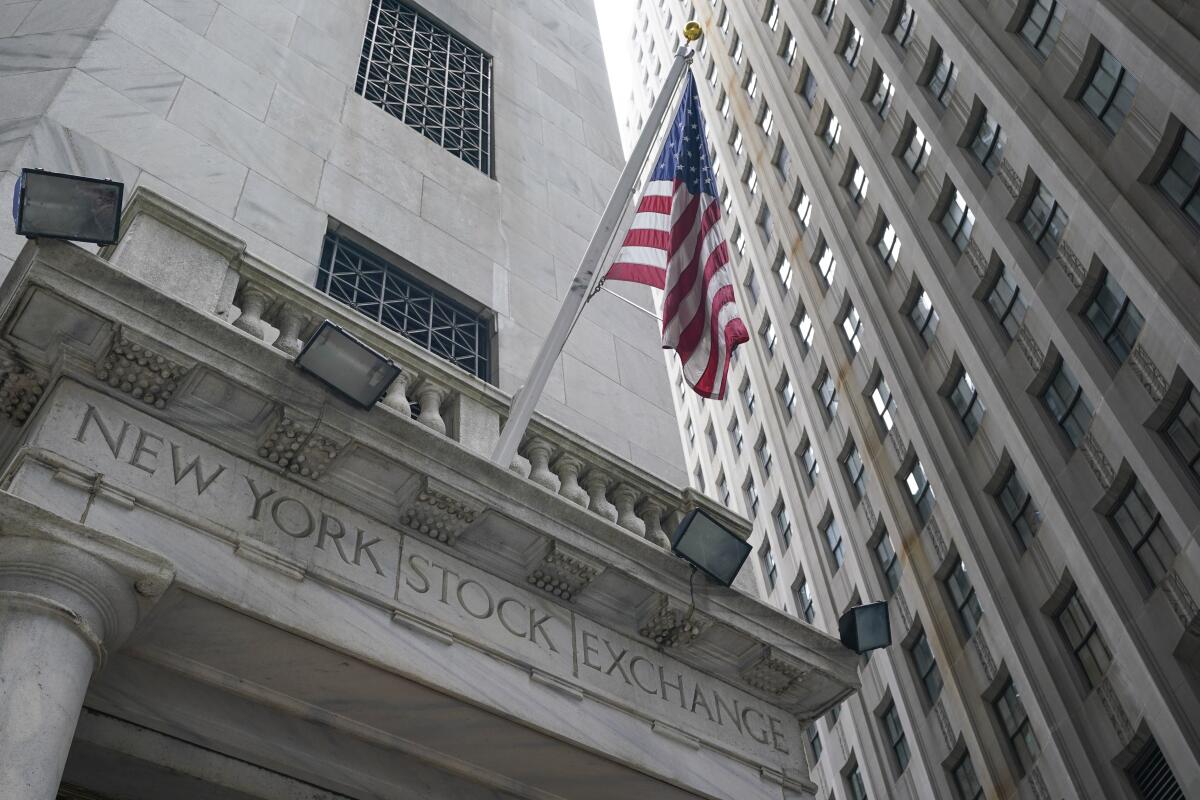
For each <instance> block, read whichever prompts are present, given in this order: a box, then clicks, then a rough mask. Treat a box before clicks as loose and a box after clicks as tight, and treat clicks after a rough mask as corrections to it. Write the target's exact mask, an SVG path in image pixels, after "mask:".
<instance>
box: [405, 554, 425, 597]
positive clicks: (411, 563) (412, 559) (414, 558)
mask: <svg viewBox="0 0 1200 800" xmlns="http://www.w3.org/2000/svg"><path fill="white" fill-rule="evenodd" d="M418 561H421V562H423V563H425V564H426V565H428V564H429V562H428V561H425V559H423V558H421V557H420V556H419V555H416V554H415V553H414V554H413V555H411V556H409V557H408V567H409V569H411V570H412V571H413V574H414V575H415V576H416V577H417V579H418V580H420V581H421V586H420V587H419V588H418V587H417V585H416V584H415V583H413V582H412V578H411V577H405V579H404V582H405V583H406V584H408V588H410V589H412V590H413V591H414V592H416V593H417V594H425V593H426V592H428V591H429V579H428V578H426V577H425V573H424V572H421V568H420V567H418V566H417V562H418Z"/></svg>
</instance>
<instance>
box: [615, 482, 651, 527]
mask: <svg viewBox="0 0 1200 800" xmlns="http://www.w3.org/2000/svg"><path fill="white" fill-rule="evenodd" d="M612 496H613V505H615V506H616V507H617V524H618V525H620V526H621V527H622V528H624V529H625V530H627V531H631V532H633V533H636V534H637V535H638V536H645V535H646V523H644V522H642V521H641V520H640V519H638V516H637V514H635V513H634V511H633V504H634V503H635V502H637V498H638V493H637V490H636V489H634V488H633V487H632V486H630V485H629V484H628V483H618V484H617V485H616V488H614V489H613V491H612Z"/></svg>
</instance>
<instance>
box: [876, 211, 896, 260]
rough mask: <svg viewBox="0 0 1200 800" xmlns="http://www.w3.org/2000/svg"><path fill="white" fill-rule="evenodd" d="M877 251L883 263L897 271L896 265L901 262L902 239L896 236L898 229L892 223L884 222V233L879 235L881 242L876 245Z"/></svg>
mask: <svg viewBox="0 0 1200 800" xmlns="http://www.w3.org/2000/svg"><path fill="white" fill-rule="evenodd" d="M875 251H876V252H877V253H879V257H880V258H882V259H883V263H884V264H886V265H887V268H888V269H890V270H891V269H895V268H896V264H897V263H898V262H899V261H900V237H899V236H897V235H896V229H895V228H894V227H893V226H892V223H890V222H888V221H886V220H885V221H884V223H883V233H881V234H880V235H879V241H878V242H876V243H875Z"/></svg>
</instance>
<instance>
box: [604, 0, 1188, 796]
mask: <svg viewBox="0 0 1200 800" xmlns="http://www.w3.org/2000/svg"><path fill="white" fill-rule="evenodd" d="M689 19H696V20H697V21H699V22H700V23H701V24H702V25H703V28H704V32H705V36H704V39H703V40H702V41H701V43H700V46H699V50H698V53H697V54H696V56H695V59H694V62H693V66H692V68H693V69H694V70H695V72H696V74H697V77H698V80H699V82H700V84H701V94H702V102H703V106H704V108H705V112H706V116H707V119H708V131H709V137H710V140H711V146H712V152H713V155H714V158H715V160H716V162H717V163H718V165H719V175H720V178H719V182H720V184H721V185H720V192H721V196H722V199H723V203H724V210H725V215H726V218H727V219H726V225H727V231H728V235H729V238H730V242H731V247H732V248H733V250H734V251H735V255H734V260H735V262H736V269H737V272H738V275H739V282H738V291H739V301H740V303H741V306H742V310H743V313H744V316H745V317H746V318H747V320H748V321H749V323H750V325H751V328H752V332H753V339H752V341H751V343H749V344H748V345H747V346H745V347H743V348H742V349H741V350H740V351H739V357H738V360H737V364H736V367H735V368H734V371H733V373H732V376H731V379H730V386H731V387H732V389H733V391H732V392H731V396H730V397H729V398H728V399H726V400H725V401H724V402H703V401H698V400H697V399H696V398H694V397H692V396H690V395H689V394H688V393H687V391H686V390H683V389H682V388H680V391H679V392H678V394H677V397H676V409H677V412H678V418H679V421H680V427H681V431H682V434H683V444H684V450H685V455H686V459H687V464H688V472H689V474H690V475H691V480H692V484H693V486H694V487H696V488H697V489H699V490H702V491H705V492H707V493H708V494H710V495H711V496H712V497H714V498H715V499H717V500H718V501H719V502H722V503H724V504H725V505H727V506H728V507H730V508H733V509H736V510H738V511H740V512H741V513H743V514H744V515H745V516H747V517H748V518H750V519H751V520H752V522H753V526H754V528H753V529H754V533H753V537H752V540H751V541H752V543H753V544H754V547H755V555H754V560H753V568H754V571H755V573H756V580H757V582H758V586H759V590H760V591H761V593H762V596H763V597H764V598H766V599H767V600H768V601H769V602H771V603H773V604H775V605H776V606H778V607H780V608H783V609H786V610H787V611H788V612H789V613H792V614H795V615H797V616H799V617H801V618H803V619H805V620H808V621H809V622H811V623H813V624H814V625H817V626H818V627H821V628H824V629H826V630H832V629H833V628H835V627H836V621H837V619H838V616H839V614H840V613H842V612H843V611H844V610H845V609H846V608H847V607H849V606H851V605H854V604H857V603H859V602H864V601H870V600H884V599H886V600H888V601H889V602H890V610H891V620H892V630H893V637H894V645H893V646H892V647H891V648H890V649H888V650H887V651H881V652H876V653H874V654H872V655H871V656H870V657H869V658H865V659H863V660H862V662H861V664H860V675H861V678H862V683H863V690H862V691H861V693H859V694H858V695H857V696H855V697H853V698H851V699H849V700H848V701H846V702H845V703H843V704H842V706H841V707H840V709H838V710H837V711H835V712H834V713H831V714H829V715H827V716H826V717H825V718H824V719H822V720H820V721H819V722H815V723H814V724H813V725H811V726H809V727H808V728H807V731H806V737H807V740H808V746H807V755H808V758H809V759H810V761H811V762H812V764H813V775H814V776H815V777H816V778H817V780H818V784H819V787H820V788H819V792H818V796H819V797H822V798H826V797H829V798H849V799H850V800H862V798H867V797H869V798H880V799H882V798H933V797H937V798H960V799H961V800H976V798H984V797H988V798H991V797H1004V798H1008V797H1022V798H1038V800H1050V798H1088V800H1092V799H1093V798H1143V799H1145V800H1160V799H1161V798H1184V797H1198V796H1200V758H1198V755H1197V754H1198V753H1200V727H1198V725H1197V720H1200V695H1198V692H1200V651H1198V649H1197V644H1198V643H1200V640H1198V638H1197V637H1198V635H1200V610H1198V609H1200V605H1198V603H1197V598H1200V545H1198V543H1197V535H1198V533H1200V461H1198V460H1197V459H1198V455H1200V388H1197V382H1200V316H1198V315H1197V313H1196V308H1197V307H1198V301H1200V285H1198V281H1200V267H1198V264H1200V261H1198V259H1197V252H1198V251H1197V241H1198V233H1200V195H1198V189H1200V139H1198V138H1197V136H1198V135H1200V75H1198V74H1197V72H1196V63H1195V53H1196V52H1200V40H1198V38H1197V35H1198V34H1200V17H1198V16H1197V12H1196V10H1195V8H1194V7H1193V6H1192V5H1191V4H1186V3H1175V2H1166V1H1165V0H1161V1H1157V2H1142V3H1136V4H1135V3H1123V2H1113V1H1112V0H1101V1H1100V2H1073V1H1072V0H1020V1H1019V2H1015V1H1014V0H990V2H987V1H985V0H964V1H963V2H942V1H941V0H817V2H801V1H800V0H747V2H721V0H712V2H709V0H693V1H692V2H680V1H679V0H640V2H639V3H638V10H637V18H636V21H635V23H634V25H633V29H632V32H631V33H632V50H633V52H634V53H635V56H634V59H635V64H636V66H635V73H636V74H635V80H634V87H635V88H634V90H633V94H632V96H631V97H630V99H629V103H628V108H627V109H626V113H625V117H624V119H623V128H622V132H623V136H624V138H625V141H626V142H629V141H630V140H631V138H632V136H634V135H636V132H637V131H638V130H639V129H640V127H641V125H642V124H643V122H644V114H645V113H646V109H648V107H649V104H650V102H651V100H652V98H653V95H654V93H656V92H657V91H658V89H659V87H660V84H661V76H662V75H663V74H665V71H666V65H667V64H668V63H669V61H670V59H671V57H672V54H673V52H674V50H675V48H676V47H677V45H678V42H679V31H680V29H681V27H682V25H683V23H684V22H685V21H687V20H689ZM669 370H670V372H671V374H672V377H673V378H676V379H677V378H678V372H677V366H675V365H673V364H672V365H670V366H669ZM677 386H678V383H677Z"/></svg>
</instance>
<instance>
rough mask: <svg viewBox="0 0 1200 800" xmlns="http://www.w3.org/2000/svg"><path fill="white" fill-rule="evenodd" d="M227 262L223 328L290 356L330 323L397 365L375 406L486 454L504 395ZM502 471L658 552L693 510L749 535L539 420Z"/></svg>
mask: <svg viewBox="0 0 1200 800" xmlns="http://www.w3.org/2000/svg"><path fill="white" fill-rule="evenodd" d="M229 263H230V269H231V279H230V281H229V284H230V285H229V287H228V289H227V291H226V296H227V297H228V298H229V299H228V301H227V302H225V303H219V304H218V306H217V308H216V309H215V312H216V314H217V315H218V316H220V317H222V318H224V319H225V320H227V321H228V322H230V324H232V325H233V327H235V328H237V329H238V330H241V331H243V332H244V333H246V334H247V335H249V336H252V337H254V338H255V339H258V340H260V341H262V342H264V343H266V344H269V345H270V346H272V347H274V348H275V349H277V350H279V351H281V352H282V353H284V354H285V355H287V356H288V357H291V358H294V357H295V356H296V355H297V354H298V353H299V352H300V347H301V345H302V343H303V342H304V340H305V339H306V338H307V337H308V336H310V335H311V334H312V333H313V332H314V331H315V330H316V329H317V327H318V326H319V325H320V324H321V322H322V321H323V320H329V321H331V322H333V323H335V324H337V325H340V326H341V327H343V328H345V329H346V330H347V331H349V332H350V333H352V334H353V335H355V336H357V337H358V338H360V339H361V340H362V341H364V342H366V343H367V344H368V345H370V346H371V347H373V348H375V349H376V350H378V351H379V352H381V353H383V354H384V355H386V356H387V357H388V358H390V359H392V360H393V361H394V362H395V363H396V364H397V365H398V366H399V367H400V370H401V372H400V376H399V377H398V378H397V379H396V381H395V382H394V383H393V384H392V386H391V387H390V388H389V390H388V392H387V394H386V395H385V396H384V398H383V400H382V401H381V406H382V407H383V409H384V410H386V411H387V412H391V413H395V414H398V415H400V416H402V417H405V418H411V419H414V420H415V421H416V422H417V423H419V424H421V425H424V426H426V427H427V428H429V429H430V430H432V431H435V432H436V433H438V434H441V435H444V436H448V437H449V438H451V439H454V440H455V441H457V442H459V443H460V444H462V445H463V446H464V447H466V448H468V449H470V450H472V451H474V452H476V453H477V454H479V455H482V456H485V457H486V456H489V455H490V454H491V451H492V448H493V446H494V445H495V443H496V441H497V440H498V438H499V431H500V423H501V420H502V419H503V417H504V415H505V414H506V413H507V411H508V397H507V396H506V395H504V394H503V393H502V392H500V391H499V390H498V389H497V388H496V387H494V386H491V385H490V384H487V383H485V382H483V381H481V380H479V379H478V378H476V377H475V376H473V375H470V374H468V373H467V372H465V371H463V370H461V369H459V368H458V367H456V366H455V365H453V364H452V363H450V362H448V361H445V360H443V359H440V358H438V357H436V356H434V355H433V354H431V353H429V352H428V351H426V350H424V349H423V348H421V347H419V346H417V345H415V344H413V343H412V342H410V341H408V340H407V339H405V338H404V337H403V336H401V335H400V334H398V333H393V332H391V331H388V330H386V329H384V328H383V327H381V326H379V325H377V324H375V323H374V322H372V321H371V320H369V319H368V318H366V317H363V316H361V315H359V314H358V313H357V312H355V311H354V310H353V309H351V308H349V307H347V306H345V305H342V304H340V303H338V302H337V301H335V300H333V299H331V298H329V297H327V296H326V295H324V294H322V293H320V292H318V291H317V290H315V289H313V288H310V287H306V286H302V285H300V284H298V283H296V282H295V281H294V280H293V279H292V278H290V277H288V276H286V275H283V274H282V273H280V272H278V271H277V270H275V269H274V268H273V267H271V266H270V265H269V264H266V263H264V262H262V261H260V260H259V259H257V258H255V257H253V256H251V255H249V254H246V253H241V254H239V255H238V256H237V257H235V258H233V259H231V260H230V262H229ZM510 468H511V469H512V470H513V471H514V472H517V473H519V474H521V475H523V476H525V477H526V478H528V479H529V480H530V481H532V482H534V483H536V484H538V485H539V486H542V487H544V488H545V489H547V490H548V491H551V492H554V493H556V494H558V495H560V496H561V497H563V498H564V499H565V500H566V501H568V502H570V503H574V504H575V505H578V506H581V507H584V508H586V509H588V510H589V511H590V512H592V513H593V514H595V515H596V516H598V517H601V518H603V519H605V520H608V521H609V522H612V523H614V524H616V525H618V526H620V527H622V528H624V529H625V530H627V531H629V532H630V533H632V534H634V535H636V536H639V537H643V538H645V539H647V540H649V541H650V542H653V543H654V544H656V545H658V546H660V547H668V546H669V544H670V540H669V535H670V532H672V531H674V529H675V527H676V526H677V525H678V523H679V521H680V519H682V517H683V515H684V514H686V513H687V512H688V511H690V510H691V509H692V508H695V507H696V506H701V507H703V508H705V509H706V510H707V511H708V512H709V513H710V514H712V515H713V516H714V517H716V518H718V519H720V520H721V521H722V522H723V523H724V524H726V525H727V526H728V527H729V528H730V529H731V530H734V531H736V532H737V534H738V535H739V536H742V537H743V538H745V537H747V536H749V532H750V526H749V524H748V523H747V522H746V521H745V520H744V519H742V518H741V517H738V516H736V515H734V514H732V513H730V512H729V511H728V510H727V509H725V508H724V507H721V506H719V505H717V504H716V503H715V502H713V501H712V500H711V499H710V498H708V497H706V496H704V495H701V494H698V493H696V492H693V491H692V490H690V489H684V490H680V489H679V488H678V487H675V486H671V485H670V484H667V483H665V482H663V481H661V480H658V479H657V478H655V477H654V476H652V475H650V474H648V473H646V472H644V471H642V470H641V469H639V468H637V467H636V466H634V465H633V464H631V463H629V462H627V461H625V460H623V459H621V458H620V457H619V456H617V455H615V454H613V453H610V452H608V451H606V450H604V449H603V448H601V447H598V446H597V445H595V444H594V443H592V442H590V441H587V440H586V439H583V438H581V437H579V436H577V435H575V434H574V433H572V432H571V431H569V430H568V429H566V428H565V427H564V426H562V425H559V424H557V423H555V422H553V421H552V420H549V419H546V418H545V417H541V416H540V415H535V417H534V420H533V421H532V422H531V424H530V426H529V430H528V431H527V432H526V434H525V437H524V439H523V440H522V442H521V446H520V448H519V455H518V456H517V458H516V459H515V460H514V462H513V464H512V465H511V466H510Z"/></svg>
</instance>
